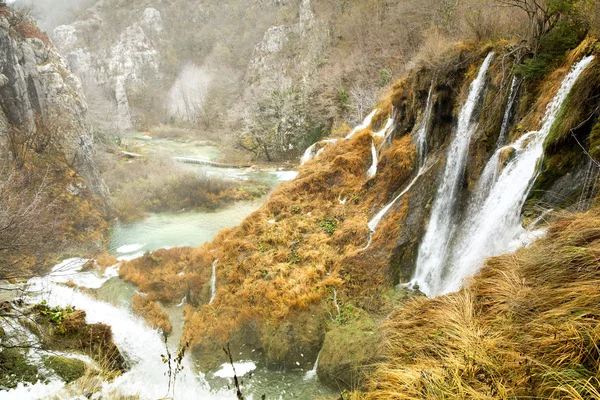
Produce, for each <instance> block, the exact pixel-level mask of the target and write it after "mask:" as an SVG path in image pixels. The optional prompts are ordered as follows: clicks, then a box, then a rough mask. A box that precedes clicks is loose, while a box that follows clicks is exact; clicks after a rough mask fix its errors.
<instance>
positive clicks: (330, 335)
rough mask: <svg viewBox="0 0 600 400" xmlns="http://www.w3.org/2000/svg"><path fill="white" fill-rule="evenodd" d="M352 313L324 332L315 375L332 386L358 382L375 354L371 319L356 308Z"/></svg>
mask: <svg viewBox="0 0 600 400" xmlns="http://www.w3.org/2000/svg"><path fill="white" fill-rule="evenodd" d="M353 314H354V315H353V317H352V318H350V319H348V320H347V321H346V322H345V324H344V325H341V324H339V323H335V324H334V325H333V326H332V327H331V329H330V330H329V331H328V332H327V334H326V335H325V343H324V344H323V349H322V350H321V354H320V358H319V366H318V368H317V373H318V375H319V378H320V379H321V380H323V381H324V382H326V383H327V384H330V385H333V386H335V387H343V388H356V387H357V386H360V385H361V383H362V381H363V378H364V376H365V373H366V372H368V366H369V365H372V364H373V363H374V361H376V356H377V354H378V348H379V334H378V332H377V326H376V324H375V322H374V321H373V320H372V319H371V318H370V317H369V315H368V314H367V313H366V312H364V311H362V310H360V309H354V312H353Z"/></svg>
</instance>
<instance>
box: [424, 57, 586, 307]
mask: <svg viewBox="0 0 600 400" xmlns="http://www.w3.org/2000/svg"><path fill="white" fill-rule="evenodd" d="M592 60H593V56H590V57H586V58H584V59H583V60H581V61H580V62H578V63H577V64H576V65H575V66H574V67H573V68H572V69H571V71H570V72H569V74H568V75H567V76H566V77H565V79H564V80H563V82H562V85H561V87H560V89H559V91H558V93H557V94H556V96H555V97H554V99H553V100H552V101H551V102H550V104H549V105H548V107H547V109H546V113H545V115H544V118H543V119H542V127H541V129H540V130H539V131H532V132H529V133H527V134H525V135H524V136H523V137H521V138H520V139H518V140H517V141H516V142H515V143H514V144H513V145H512V147H513V148H514V149H515V153H516V155H515V157H514V158H513V159H512V160H510V161H509V162H508V163H507V165H506V167H505V168H504V169H503V170H502V172H501V173H500V176H499V177H498V179H497V180H496V181H495V182H494V184H493V186H492V187H491V188H490V190H489V194H488V195H487V197H486V198H485V200H484V201H483V204H482V206H481V207H480V208H478V209H477V211H476V212H474V213H472V214H471V215H469V216H468V218H466V219H465V221H464V223H463V224H462V227H461V228H460V229H459V232H460V233H459V234H458V235H457V240H456V243H455V245H454V247H453V249H452V252H451V255H450V257H449V260H448V262H447V263H446V267H447V269H446V270H445V271H441V270H440V271H439V272H437V273H436V276H438V277H440V278H444V279H443V280H441V279H440V281H438V282H430V281H426V280H424V279H423V278H424V277H426V275H423V274H421V275H417V281H418V283H419V284H421V282H423V283H424V285H423V287H424V288H425V289H426V290H427V292H426V294H427V295H438V294H445V293H450V292H453V291H456V290H458V289H460V287H461V285H462V283H463V280H464V278H465V277H468V276H470V275H472V274H474V273H475V272H477V270H478V269H479V267H480V266H481V264H482V263H483V261H484V260H485V259H486V258H488V257H492V256H495V255H499V254H502V253H505V252H508V251H514V250H516V249H517V248H519V247H520V246H521V245H523V244H526V243H527V242H525V243H524V242H523V241H524V240H525V241H526V240H527V239H526V238H525V236H524V232H525V230H524V229H523V227H522V225H521V210H522V207H523V204H524V203H525V200H526V199H527V196H528V194H529V191H530V190H531V187H532V185H533V183H534V181H535V178H536V177H537V174H538V165H539V160H540V159H541V158H542V156H543V153H544V141H545V140H546V138H547V137H548V134H549V133H550V130H551V128H552V126H553V125H554V122H555V121H556V117H557V115H558V113H559V111H560V109H561V107H562V104H563V103H564V101H565V99H566V97H567V96H568V94H569V92H570V91H571V89H572V87H573V85H574V84H575V82H576V81H577V78H578V77H579V75H580V74H581V73H582V72H583V71H584V70H585V68H586V67H587V66H588V65H589V64H590V63H591V62H592Z"/></svg>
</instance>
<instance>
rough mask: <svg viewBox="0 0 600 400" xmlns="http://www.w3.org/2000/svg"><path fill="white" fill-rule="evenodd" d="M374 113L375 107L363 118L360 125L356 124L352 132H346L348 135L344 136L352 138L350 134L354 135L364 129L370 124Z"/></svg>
mask: <svg viewBox="0 0 600 400" xmlns="http://www.w3.org/2000/svg"><path fill="white" fill-rule="evenodd" d="M375 114H377V109H375V110H373V111H371V113H370V114H369V115H367V117H366V118H365V120H364V121H363V122H362V123H361V124H360V125H358V126H356V127H355V128H354V129H352V132H350V133H349V134H348V136H346V139H350V138H352V136H354V135H355V134H357V133H358V132H360V131H362V130H365V129H367V128H368V127H369V126H371V121H373V117H374V116H375Z"/></svg>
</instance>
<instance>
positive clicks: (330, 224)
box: [319, 217, 338, 235]
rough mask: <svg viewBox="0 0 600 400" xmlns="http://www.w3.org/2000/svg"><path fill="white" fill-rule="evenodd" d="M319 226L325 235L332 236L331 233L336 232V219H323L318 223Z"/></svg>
mask: <svg viewBox="0 0 600 400" xmlns="http://www.w3.org/2000/svg"><path fill="white" fill-rule="evenodd" d="M319 226H320V227H321V229H323V231H324V232H325V233H328V234H329V235H333V233H334V232H335V231H336V230H337V226H338V221H337V219H335V218H332V217H327V218H323V219H322V220H321V221H320V222H319Z"/></svg>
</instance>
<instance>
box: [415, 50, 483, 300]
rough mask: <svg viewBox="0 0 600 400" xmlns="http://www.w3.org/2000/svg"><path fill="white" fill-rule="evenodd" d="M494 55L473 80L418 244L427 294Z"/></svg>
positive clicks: (446, 238)
mask: <svg viewBox="0 0 600 400" xmlns="http://www.w3.org/2000/svg"><path fill="white" fill-rule="evenodd" d="M493 57H494V53H490V54H488V56H487V57H486V58H485V61H484V62H483V64H482V66H481V68H480V69H479V73H478V75H477V78H476V79H475V80H474V81H473V82H472V83H471V86H470V89H469V95H468V98H467V100H466V102H465V104H464V105H463V107H462V110H461V112H460V115H459V118H458V126H457V129H456V135H455V137H454V139H453V141H452V143H451V144H450V148H449V149H448V152H447V156H446V167H445V170H444V176H443V179H442V182H441V185H440V187H439V188H438V192H437V194H436V197H435V200H434V203H433V208H432V212H431V218H430V220H429V224H428V226H427V231H426V233H425V236H424V238H423V241H422V242H421V245H420V246H419V255H418V258H417V267H416V275H415V280H416V281H418V282H419V286H420V288H421V290H423V291H424V293H426V294H430V293H435V292H436V291H437V287H438V286H439V284H440V280H441V276H440V274H441V270H442V266H443V265H444V261H445V259H446V257H447V250H448V246H449V242H450V238H451V237H452V234H453V230H454V224H455V211H456V201H457V193H458V188H459V186H460V184H461V180H462V179H461V178H462V176H463V172H464V170H465V166H466V161H467V154H468V150H469V144H470V142H471V135H472V134H473V132H474V131H475V129H476V127H477V123H475V122H473V117H474V113H475V109H476V106H477V105H478V104H479V103H480V100H481V97H482V93H483V90H484V88H485V82H486V75H487V70H488V68H489V66H490V64H491V63H492V59H493Z"/></svg>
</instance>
